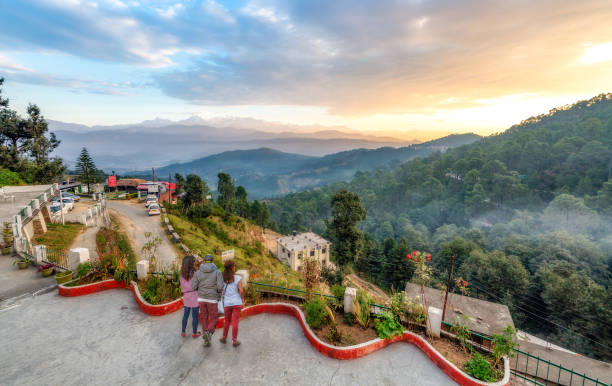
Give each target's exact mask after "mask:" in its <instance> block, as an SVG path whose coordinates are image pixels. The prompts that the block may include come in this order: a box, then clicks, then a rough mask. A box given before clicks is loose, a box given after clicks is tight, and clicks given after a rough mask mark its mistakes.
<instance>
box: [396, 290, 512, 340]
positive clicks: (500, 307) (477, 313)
mask: <svg viewBox="0 0 612 386" xmlns="http://www.w3.org/2000/svg"><path fill="white" fill-rule="evenodd" d="M420 294H421V286H420V285H419V284H414V283H406V296H408V298H410V299H414V298H415V297H417V296H420ZM444 294H445V292H444V291H440V290H438V289H435V288H431V287H425V299H426V301H427V305H428V306H429V307H436V308H439V309H442V307H443V306H444ZM464 317H467V319H465V318H464ZM464 319H465V324H466V325H467V326H468V328H469V329H470V330H471V331H474V332H476V333H478V334H481V335H485V336H489V337H491V336H493V335H494V334H499V333H501V332H502V330H503V329H504V328H505V327H506V326H507V325H511V326H512V327H514V323H513V322H512V316H511V315H510V310H509V309H508V306H506V305H504V304H499V303H493V302H489V301H486V300H480V299H476V298H472V297H469V296H463V295H459V294H454V293H450V292H449V294H448V302H447V304H446V315H445V316H444V322H447V323H451V324H455V322H456V321H457V320H460V321H462V322H464Z"/></svg>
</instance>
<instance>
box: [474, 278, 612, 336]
mask: <svg viewBox="0 0 612 386" xmlns="http://www.w3.org/2000/svg"><path fill="white" fill-rule="evenodd" d="M470 281H475V282H476V283H478V284H479V285H480V286H481V287H484V288H486V289H488V290H490V291H495V290H494V289H492V288H491V287H490V286H488V285H487V284H485V283H483V282H482V281H481V280H480V279H476V278H474V277H472V278H471V279H470ZM521 296H523V297H525V298H527V299H532V302H529V301H524V302H523V304H525V305H527V306H529V308H530V309H531V310H532V311H533V312H536V311H537V310H539V304H537V303H540V301H541V300H542V299H540V298H537V297H535V296H532V295H529V294H524V295H521ZM534 300H535V302H534ZM536 302H537V303H536ZM568 314H570V315H573V316H575V317H576V319H583V320H588V321H592V322H599V323H601V324H602V325H604V326H606V327H611V326H612V324H610V323H608V322H607V321H604V320H602V319H599V318H597V317H595V316H590V317H587V316H586V315H581V314H578V313H576V312H574V311H572V312H568ZM540 315H542V314H540ZM542 316H544V315H542Z"/></svg>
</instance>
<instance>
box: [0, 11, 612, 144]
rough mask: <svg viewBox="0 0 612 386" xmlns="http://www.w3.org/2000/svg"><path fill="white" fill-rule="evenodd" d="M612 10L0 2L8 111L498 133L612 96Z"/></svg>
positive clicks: (87, 120)
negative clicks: (33, 106) (32, 106)
mask: <svg viewBox="0 0 612 386" xmlns="http://www.w3.org/2000/svg"><path fill="white" fill-rule="evenodd" d="M611 20H612V2H610V0H601V1H600V0H593V1H590V0H583V1H563V0H554V1H537V0H513V1H507V0H504V1H491V0H480V1H456V0H448V1H433V0H431V1H426V0H423V1H419V0H412V1H410V0H406V1H355V0H353V1H344V0H333V1H330V0H322V1H317V0H307V1H281V0H278V1H257V0H255V1H238V0H232V1H223V2H221V1H214V0H199V1H196V0H191V1H190V0H184V1H180V2H178V1H176V2H175V1H173V2H170V1H143V0H139V1H130V0H95V1H94V0H91V1H89V0H39V1H34V0H20V1H9V0H0V77H4V78H6V81H5V87H4V94H6V95H8V96H9V98H10V99H11V106H12V107H13V108H15V109H17V110H18V111H19V112H21V113H24V112H25V106H26V105H27V103H28V102H34V103H37V104H38V105H39V106H40V107H41V108H42V110H43V113H44V115H45V116H46V117H47V118H50V119H55V120H61V121H65V122H77V123H83V124H88V125H95V124H115V123H130V122H139V121H142V120H146V119H153V118H155V117H160V118H166V119H172V120H179V119H185V118H187V117H189V116H192V115H198V116H201V117H204V118H214V117H251V118H257V119H262V120H268V121H275V122H284V123H292V124H303V125H309V124H320V125H342V126H347V127H349V128H352V129H356V130H363V131H370V132H376V133H379V134H390V135H394V136H397V137H403V138H420V139H426V138H433V137H437V136H440V134H446V133H452V132H466V131H472V132H476V133H479V134H489V133H493V132H497V131H502V130H504V129H506V128H508V127H509V126H510V125H512V124H513V123H518V122H520V120H522V119H525V118H528V117H529V116H532V115H537V114H540V113H545V112H547V111H548V110H549V109H551V108H553V107H556V106H560V105H564V104H567V103H573V102H575V101H577V100H580V99H587V98H590V97H592V96H594V95H597V94H599V93H602V92H611V91H612V22H611Z"/></svg>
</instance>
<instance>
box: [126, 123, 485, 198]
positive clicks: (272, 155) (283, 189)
mask: <svg viewBox="0 0 612 386" xmlns="http://www.w3.org/2000/svg"><path fill="white" fill-rule="evenodd" d="M480 138H481V137H480V136H478V135H476V134H457V135H449V136H446V137H443V138H439V139H436V140H433V141H429V142H424V143H420V144H416V145H410V146H406V147H399V148H394V147H381V148H378V149H354V150H348V151H343V152H339V153H333V154H329V155H326V156H322V157H311V156H305V155H300V154H292V153H285V152H281V151H278V150H273V149H270V148H259V149H252V150H235V151H227V152H223V153H219V154H215V155H211V156H208V157H204V158H200V159H197V160H194V161H191V162H186V163H179V164H173V165H169V166H165V167H162V168H159V169H156V174H158V175H160V176H167V175H168V174H169V173H170V174H171V175H172V176H174V174H175V173H181V174H190V173H193V174H197V175H199V176H200V177H202V178H204V180H206V181H207V183H208V184H209V186H215V183H216V181H217V174H218V173H219V172H224V173H228V174H230V175H231V176H232V177H233V178H234V179H235V181H236V185H242V186H244V187H245V188H246V189H247V191H248V192H249V194H250V195H251V197H253V198H261V197H272V196H279V195H281V194H286V193H288V192H296V191H301V190H304V189H308V188H312V187H316V186H320V185H325V184H328V183H332V182H336V181H343V180H350V179H351V178H352V177H353V176H354V174H355V172H357V171H359V170H364V171H369V170H374V169H376V168H393V167H395V166H396V165H398V164H399V163H401V162H404V161H407V160H409V159H412V158H415V157H422V156H426V155H429V154H431V153H433V152H436V151H442V152H443V151H446V150H447V149H449V148H453V147H457V146H461V145H464V144H467V143H472V142H474V141H477V140H478V139H480ZM131 174H132V175H134V176H138V175H143V176H144V175H146V176H148V175H150V171H142V172H134V173H131Z"/></svg>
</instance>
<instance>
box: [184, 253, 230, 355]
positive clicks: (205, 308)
mask: <svg viewBox="0 0 612 386" xmlns="http://www.w3.org/2000/svg"><path fill="white" fill-rule="evenodd" d="M212 261H213V257H212V255H206V256H205V257H204V264H202V265H200V268H199V269H198V270H197V271H196V273H195V274H194V277H193V282H192V283H191V288H192V289H193V290H194V291H198V303H199V304H200V323H201V324H202V338H203V339H204V346H206V347H208V346H210V339H211V338H212V335H213V334H214V333H215V327H216V326H217V322H218V321H219V315H218V312H217V307H218V304H217V303H218V302H219V299H220V298H221V293H222V292H223V276H222V275H221V272H220V271H219V269H218V268H217V267H216V266H215V265H214V264H213V263H212Z"/></svg>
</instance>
